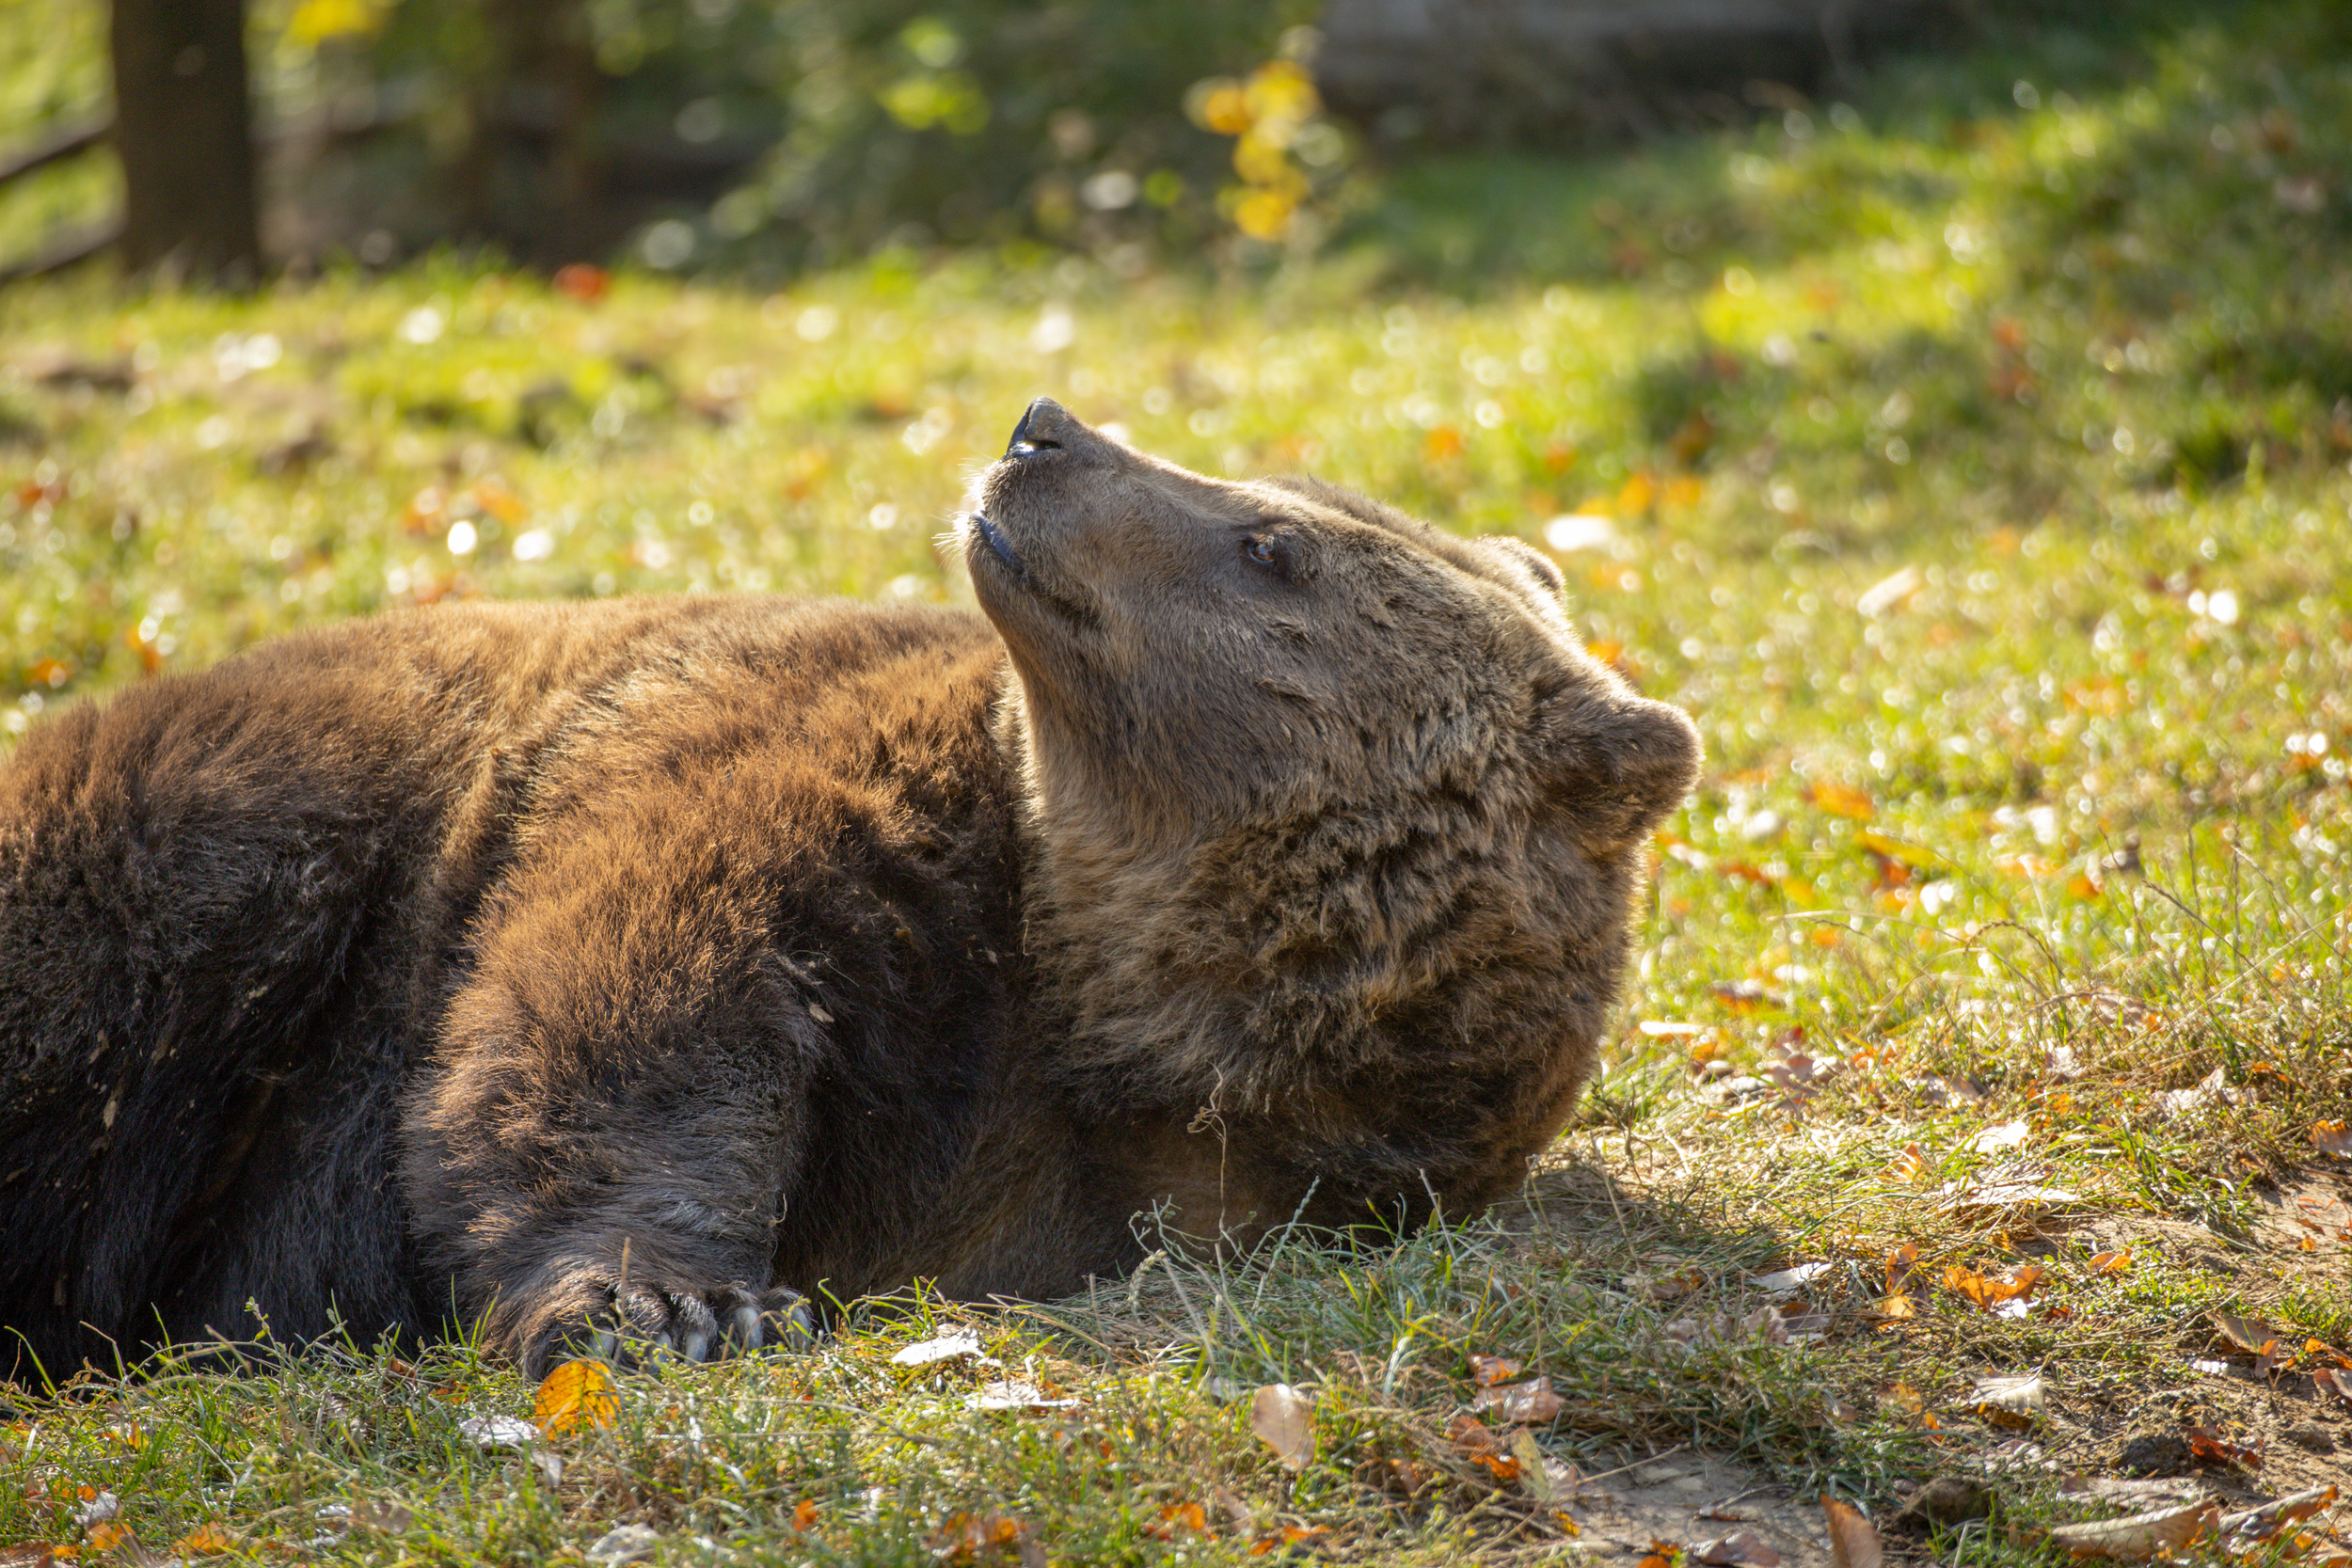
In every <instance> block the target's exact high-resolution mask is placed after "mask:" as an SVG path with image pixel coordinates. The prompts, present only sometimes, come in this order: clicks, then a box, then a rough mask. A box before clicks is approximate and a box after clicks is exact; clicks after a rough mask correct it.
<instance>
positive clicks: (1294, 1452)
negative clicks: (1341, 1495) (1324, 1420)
mask: <svg viewBox="0 0 2352 1568" xmlns="http://www.w3.org/2000/svg"><path fill="white" fill-rule="evenodd" d="M1249 1430H1250V1431H1251V1432H1253V1433H1256V1434H1257V1437H1258V1440H1259V1441H1260V1442H1262V1443H1263V1444H1264V1445H1265V1446H1266V1447H1267V1448H1269V1449H1273V1450H1274V1457H1275V1458H1277V1459H1279V1460H1280V1461H1281V1462H1282V1465H1283V1467H1284V1468H1286V1469H1291V1470H1301V1469H1304V1468H1306V1465H1307V1461H1309V1460H1310V1459H1312V1458H1313V1457H1314V1454H1315V1406H1314V1402H1313V1401H1312V1400H1310V1399H1309V1398H1308V1397H1307V1396H1306V1395H1304V1394H1302V1393H1300V1392H1299V1391H1298V1390H1297V1389H1295V1388H1294V1387H1292V1386H1290V1385H1289V1384H1287V1383H1269V1384H1267V1385H1266V1386H1263V1388H1260V1389H1259V1390H1258V1391H1257V1392H1256V1393H1254V1394H1252V1395H1250V1396H1249Z"/></svg>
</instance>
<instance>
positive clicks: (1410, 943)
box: [998, 688, 1628, 1231]
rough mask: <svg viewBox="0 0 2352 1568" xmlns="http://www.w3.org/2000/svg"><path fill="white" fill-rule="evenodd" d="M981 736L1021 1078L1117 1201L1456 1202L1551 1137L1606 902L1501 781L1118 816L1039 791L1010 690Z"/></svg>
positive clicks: (1595, 991) (1259, 1213)
mask: <svg viewBox="0 0 2352 1568" xmlns="http://www.w3.org/2000/svg"><path fill="white" fill-rule="evenodd" d="M998 739H999V744H1000V745H1002V746H1004V747H1006V748H1007V750H1008V752H1009V757H1010V759H1011V760H1012V761H1013V762H1014V763H1015V765H1016V775H1015V776H1016V777H1019V778H1021V779H1023V780H1024V781H1025V790H1026V797H1025V799H1026V810H1025V834H1026V836H1027V838H1028V840H1029V850H1030V868H1029V875H1028V885H1027V948H1028V953H1029V956H1030V958H1031V959H1032V961H1033V962H1034V964H1035V966H1036V967H1035V974H1036V976H1037V987H1038V995H1037V996H1036V998H1035V999H1034V1000H1035V1005H1036V1012H1035V1016H1036V1018H1037V1021H1038V1022H1039V1023H1040V1024H1041V1028H1040V1030H1039V1031H1038V1033H1037V1035H1036V1036H1035V1037H1033V1040H1034V1043H1033V1046H1032V1050H1033V1052H1034V1053H1035V1054H1034V1055H1033V1057H1032V1058H1031V1061H1030V1064H1029V1065H1030V1069H1031V1070H1030V1074H1029V1076H1030V1077H1031V1079H1032V1082H1034V1083H1036V1084H1037V1085H1039V1086H1040V1087H1041V1088H1044V1089H1046V1090H1047V1091H1048V1092H1050V1093H1051V1094H1052V1095H1053V1096H1054V1097H1055V1098H1057V1100H1059V1101H1061V1102H1062V1103H1063V1106H1064V1108H1065V1110H1066V1113H1067V1115H1068V1116H1069V1117H1070V1120H1071V1125H1072V1126H1073V1132H1075V1134H1076V1136H1077V1139H1078V1141H1079V1143H1080V1144H1081V1145H1082V1146H1084V1145H1089V1144H1090V1145H1093V1146H1094V1147H1097V1148H1101V1149H1104V1150H1108V1151H1111V1152H1109V1153H1107V1154H1105V1155H1104V1156H1102V1158H1104V1159H1106V1160H1108V1162H1109V1164H1110V1166H1111V1168H1112V1170H1113V1172H1114V1175H1115V1177H1116V1180H1114V1182H1113V1184H1114V1185H1116V1186H1120V1187H1123V1188H1125V1189H1126V1190H1125V1191H1123V1192H1120V1193H1119V1194H1118V1195H1117V1196H1116V1199H1115V1201H1117V1202H1134V1203H1135V1204H1136V1207H1144V1206H1148V1205H1149V1204H1150V1203H1151V1202H1152V1201H1155V1200H1158V1199H1163V1198H1169V1197H1173V1198H1174V1199H1175V1204H1176V1207H1177V1209H1178V1210H1179V1211H1180V1212H1182V1214H1183V1216H1184V1219H1185V1221H1186V1223H1187V1227H1188V1228H1192V1229H1194V1230H1195V1231H1203V1230H1213V1229H1216V1228H1221V1227H1230V1226H1235V1225H1237V1224H1241V1223H1243V1216H1244V1215H1249V1216H1254V1220H1253V1221H1251V1222H1249V1223H1255V1224H1258V1225H1263V1224H1268V1223H1279V1222H1280V1221H1282V1220H1285V1219H1288V1218H1289V1217H1290V1215H1291V1212H1292V1211H1293V1210H1294V1209H1295V1207H1296V1205H1297V1204H1299V1203H1300V1202H1301V1201H1302V1199H1304V1198H1305V1197H1306V1196H1307V1193H1308V1191H1309V1190H1310V1188H1312V1189H1313V1190H1314V1201H1313V1203H1312V1205H1311V1216H1310V1217H1322V1218H1333V1219H1337V1218H1361V1217H1363V1205H1364V1203H1365V1202H1366V1201H1372V1202H1374V1203H1375V1204H1384V1203H1386V1202H1387V1200H1388V1199H1389V1198H1390V1197H1391V1196H1395V1195H1402V1196H1404V1197H1405V1198H1406V1200H1407V1201H1408V1206H1409V1207H1411V1208H1413V1209H1415V1210H1425V1208H1426V1206H1427V1203H1426V1200H1428V1199H1432V1198H1434V1199H1435V1200H1437V1201H1438V1202H1441V1203H1443V1204H1445V1205H1446V1206H1448V1207H1449V1208H1460V1207H1464V1206H1467V1205H1470V1204H1476V1203H1483V1202H1485V1201H1487V1200H1488V1199H1490V1198H1491V1197H1492V1196H1496V1194H1497V1193H1498V1192H1499V1191H1501V1190H1503V1189H1507V1188H1508V1187H1509V1186H1510V1185H1512V1184H1514V1183H1515V1182H1516V1181H1517V1180H1518V1175H1519V1173H1520V1171H1521V1170H1522V1169H1523V1167H1524V1162H1525V1160H1526V1159H1527V1157H1528V1156H1529V1155H1530V1154H1531V1153H1533V1152H1534V1151H1535V1150H1536V1149H1538V1148H1541V1147H1542V1146H1543V1145H1544V1144H1545V1143H1548V1142H1549V1138H1550V1137H1551V1135H1552V1134H1553V1132H1556V1131H1557V1129H1558V1127H1559V1125H1560V1124H1561V1122H1562V1121H1563V1120H1564V1119H1565V1116H1566V1114H1567V1110H1568V1108H1569V1106H1570V1104H1571V1103H1572V1102H1573V1099H1574V1096H1575V1093H1576V1090H1577V1089H1578V1088H1579V1087H1580V1086H1581V1083H1582V1080H1583V1078H1584V1077H1585V1075H1586V1074H1587V1072H1588V1071H1589V1069H1590V1067H1591V1065H1592V1060H1593V1053H1594V1042H1595V1040H1596V1038H1597V1035H1598V1032H1599V1028H1600V1024H1601V1022H1602V1014H1603V1012H1604V1010H1605V1008H1606V1006H1607V1005H1608V1002H1609V999H1610V996H1611V993H1612V992H1613V988H1614V984H1615V974H1616V970H1617V968H1618V967H1619V962H1620V960H1621V958H1622V954H1623V942H1622V939H1616V938H1613V928H1614V926H1615V922H1616V920H1617V919H1618V918H1619V911H1622V909H1623V899H1622V896H1619V897H1616V898H1611V899H1608V900H1606V902H1607V903H1608V904H1610V905H1612V906H1613V908H1611V909H1600V908H1592V909H1585V910H1563V909H1561V908H1559V907H1556V906H1557V905H1558V904H1559V902H1560V899H1559V897H1558V896H1557V895H1558V892H1559V890H1557V889H1554V888H1551V887H1549V886H1547V885H1546V883H1545V879H1542V878H1540V877H1536V876H1532V875H1531V873H1530V869H1529V867H1530V857H1529V853H1528V845H1527V843H1526V839H1527V836H1528V835H1527V830H1526V829H1525V827H1524V814H1521V815H1520V816H1519V818H1518V825H1516V826H1515V823H1514V817H1513V815H1512V814H1511V813H1510V812H1509V810H1508V805H1509V802H1508V801H1507V800H1502V799H1497V800H1491V801H1489V802H1486V803H1485V804H1482V803H1481V801H1480V800H1479V799H1478V798H1477V797H1475V796H1465V795H1464V794H1463V793H1462V792H1460V791H1450V792H1448V793H1447V794H1446V795H1445V796H1444V798H1443V799H1442V800H1432V801H1430V802H1427V803H1425V804H1424V805H1422V806H1418V807H1417V806H1414V805H1413V804H1411V803H1409V802H1407V803H1406V804H1404V805H1403V806H1401V807H1400V806H1396V805H1394V804H1391V806H1390V807H1389V808H1386V809H1384V810H1383V811H1382V812H1381V813H1379V814H1369V813H1355V812H1350V811H1347V810H1344V809H1342V806H1341V803H1340V802H1332V803H1331V805H1330V806H1329V807H1328V808H1327V809H1321V810H1305V811H1297V812H1294V813H1293V814H1291V815H1289V816H1285V817H1284V818H1283V819H1281V820H1269V821H1263V822H1253V823H1247V824H1243V825H1240V826H1235V827H1229V828H1225V829H1222V830H1219V831H1216V832H1193V833H1189V834H1183V833H1174V832H1166V831H1165V830H1163V831H1162V832H1160V833H1159V834H1156V835H1153V834H1144V833H1128V832H1117V831H1110V828H1109V826H1108V825H1111V824H1116V823H1117V821H1118V818H1117V817H1116V816H1115V815H1114V814H1112V813H1110V812H1106V811H1089V810H1086V809H1084V808H1083V807H1081V808H1079V809H1074V810H1073V809H1071V808H1070V807H1069V805H1068V803H1067V802H1066V801H1065V800H1057V799H1056V798H1054V795H1053V792H1052V788H1051V785H1052V782H1053V781H1052V780H1051V779H1050V778H1049V777H1046V776H1045V775H1046V774H1047V772H1048V770H1046V769H1041V768H1040V766H1039V760H1038V757H1037V754H1036V752H1035V745H1036V737H1035V736H1034V734H1033V732H1032V730H1031V727H1030V723H1029V721H1028V716H1027V714H1026V712H1025V709H1024V707H1023V706H1022V705H1021V703H1020V701H1019V697H1018V689H1017V688H1011V689H1009V692H1008V694H1007V696H1006V697H1005V698H1004V699H1003V700H1002V702H1001V704H1000V710H999V714H998ZM1617 891H1618V893H1619V894H1620V895H1622V894H1623V893H1624V892H1625V891H1628V890H1625V889H1619V890H1617ZM1580 932H1581V933H1583V934H1584V935H1585V936H1586V937H1587V938H1588V939H1589V940H1586V941H1583V942H1578V941H1576V940H1574V939H1575V937H1576V936H1577V935H1578V933H1580ZM1212 1214H1213V1215H1214V1217H1215V1223H1214V1224H1206V1223H1202V1222H1203V1221H1205V1220H1208V1219H1209V1218H1210V1217H1211V1215H1212Z"/></svg>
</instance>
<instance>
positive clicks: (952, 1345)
mask: <svg viewBox="0 0 2352 1568" xmlns="http://www.w3.org/2000/svg"><path fill="white" fill-rule="evenodd" d="M977 1354H980V1339H979V1336H978V1335H977V1334H974V1333H973V1332H972V1331H971V1330H970V1329H968V1328H959V1329H955V1330H952V1331H950V1332H949V1333H946V1334H943V1335H941V1336H939V1337H938V1338H935V1339H919V1340H917V1341H915V1342H914V1344H912V1345H908V1346H907V1347H906V1348H904V1349H903V1350H901V1351H899V1352H898V1354H896V1355H894V1356H892V1357H891V1358H890V1364H891V1365H892V1366H894V1367H928V1366H930V1365H931V1364H932V1363H934V1362H939V1361H953V1360H956V1359H958V1358H960V1357H962V1356H966V1355H977Z"/></svg>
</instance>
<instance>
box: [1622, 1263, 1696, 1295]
mask: <svg viewBox="0 0 2352 1568" xmlns="http://www.w3.org/2000/svg"><path fill="white" fill-rule="evenodd" d="M1620 1283H1621V1284H1623V1285H1624V1286H1625V1288H1626V1290H1627V1291H1628V1292H1629V1293H1630V1294H1633V1295H1637V1296H1643V1297H1645V1298H1646V1299H1648V1300H1650V1301H1674V1300H1677V1298H1679V1297H1682V1296H1687V1295H1689V1294H1690V1293H1691V1292H1692V1291H1695V1290H1698V1289H1699V1288H1700V1287H1702V1286H1704V1285H1705V1284H1706V1283H1707V1273H1706V1271H1705V1270H1703V1269H1684V1270H1681V1271H1680V1272H1679V1273H1676V1274H1664V1275H1648V1274H1629V1275H1626V1276H1625V1278H1624V1279H1623V1280H1622V1281H1620Z"/></svg>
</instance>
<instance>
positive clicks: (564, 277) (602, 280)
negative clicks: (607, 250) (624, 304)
mask: <svg viewBox="0 0 2352 1568" xmlns="http://www.w3.org/2000/svg"><path fill="white" fill-rule="evenodd" d="M611 288H612V274H611V273H609V272H606V271H605V270H604V269H603V268H602V267H596V266H591V265H589V264H588V263H587V262H585V261H574V262H573V263H572V264H571V265H569V266H566V267H558V268H556V269H555V292H556V293H559V294H563V295H564V296H565V297H566V298H569V299H576V300H579V301H580V303H581V304H582V305H593V304H595V303H596V301H597V300H600V299H602V298H603V297H604V296H605V293H606V291H608V290H610V289H611Z"/></svg>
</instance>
